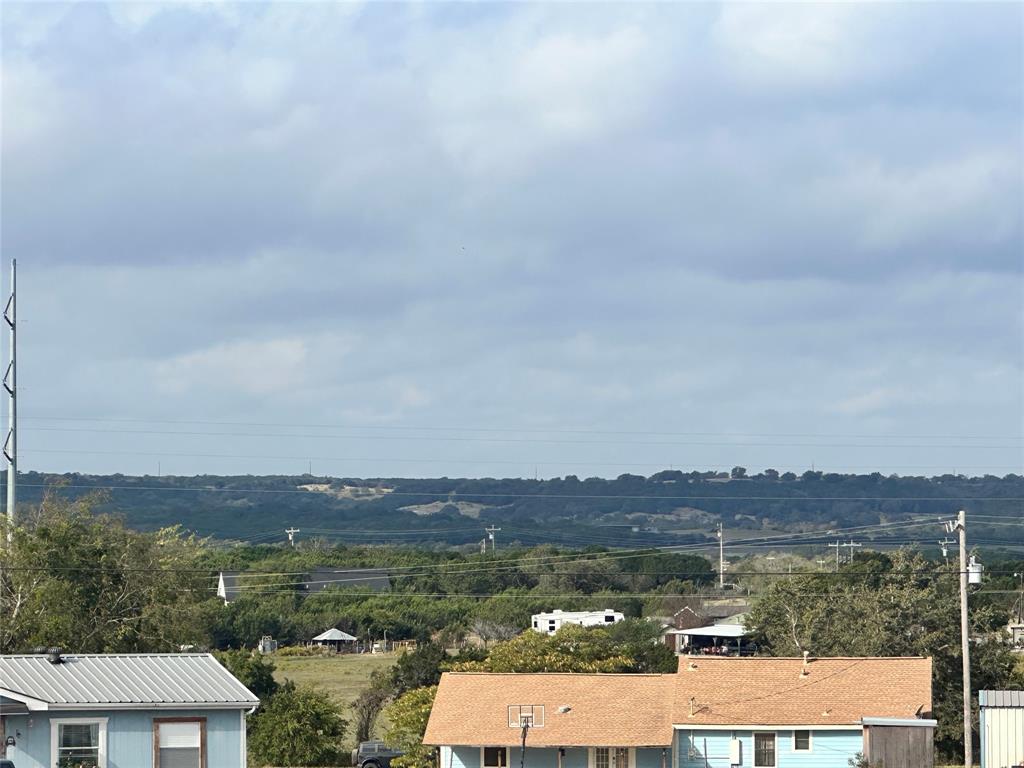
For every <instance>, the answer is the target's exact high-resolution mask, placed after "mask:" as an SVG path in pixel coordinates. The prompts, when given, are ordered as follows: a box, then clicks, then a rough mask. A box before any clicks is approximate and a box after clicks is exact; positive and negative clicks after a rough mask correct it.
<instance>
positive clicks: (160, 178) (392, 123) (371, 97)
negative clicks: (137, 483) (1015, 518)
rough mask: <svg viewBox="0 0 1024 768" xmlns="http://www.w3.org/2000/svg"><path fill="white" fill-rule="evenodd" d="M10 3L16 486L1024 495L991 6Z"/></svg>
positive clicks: (1007, 198)
mask: <svg viewBox="0 0 1024 768" xmlns="http://www.w3.org/2000/svg"><path fill="white" fill-rule="evenodd" d="M0 13H2V25H0V26H2V33H0V34H2V40H0V42H2V56H0V86H2V99H0V106H2V112H0V131H2V166H0V257H2V259H3V261H4V264H5V267H4V270H5V271H4V274H3V276H2V277H3V286H4V288H3V289H4V290H5V291H6V290H7V287H8V282H7V274H6V264H7V263H8V262H9V260H10V259H11V258H16V259H17V260H18V289H19V291H18V320H19V337H18V350H19V368H18V384H19V458H20V465H21V469H22V470H29V469H36V470H40V471H47V472H60V471H79V472H124V473H127V474H157V473H158V472H159V473H162V474H200V473H209V474H247V473H252V474H270V473H289V474H290V473H301V472H306V471H312V473H313V474H316V475H334V476H349V477H387V476H441V475H447V476H450V477H454V476H467V477H477V476H481V477H482V476H491V477H518V476H524V477H534V476H539V477H554V476H563V475H566V474H577V475H579V476H580V477H584V476H591V475H597V476H606V477H608V476H611V477H614V476H616V475H618V474H620V473H623V472H631V473H635V474H650V473H652V472H654V471H657V470H658V469H664V468H669V467H671V468H677V469H694V468H696V469H716V468H724V469H728V468H729V467H732V466H734V465H740V466H744V467H748V468H750V469H751V470H758V469H762V468H765V467H775V468H778V469H780V470H787V469H793V470H796V471H802V470H803V469H806V468H809V467H811V466H812V465H813V466H814V467H815V468H817V469H824V470H831V471H865V472H867V471H874V470H878V471H882V472H886V473H889V472H899V473H901V474H925V475H933V474H942V473H946V472H961V473H966V474H981V473H986V472H991V473H993V474H997V475H1004V474H1007V473H1009V472H1014V471H1016V472H1021V471H1022V465H1024V450H1022V441H1021V435H1022V433H1024V384H1022V382H1024V330H1022V329H1024V255H1022V254H1024V129H1022V126H1024V104H1022V98H1024V97H1022V94H1024V75H1022V73H1024V66H1022V63H1024V55H1022V50H1024V31H1022V30H1024V16H1022V14H1024V6H1021V5H1020V4H1016V3H998V4H984V3H963V4H958V3H952V2H945V3H908V4H899V3H863V4H861V3H853V2H848V3H817V4H801V5H791V4H782V3H760V4H750V5H748V4H740V3H728V4H713V3H658V4H643V3H631V4H609V3H602V4H595V5H588V4H583V3H571V4H543V5H534V4H528V3H484V4H468V3H452V4H445V3H438V2H425V3H424V2H420V3H412V4H400V3H368V4H356V3H351V4H348V3H346V4H330V3H281V4H267V5H263V4H256V3H242V4H232V3H220V2H217V3H188V4H151V3H116V4H113V5H104V4H93V3H75V4H71V5H64V4H56V3H29V4H19V3H13V2H5V3H3V4H2V5H0Z"/></svg>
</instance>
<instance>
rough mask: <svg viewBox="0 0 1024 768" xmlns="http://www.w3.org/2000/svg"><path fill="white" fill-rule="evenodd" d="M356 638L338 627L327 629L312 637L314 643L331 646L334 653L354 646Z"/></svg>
mask: <svg viewBox="0 0 1024 768" xmlns="http://www.w3.org/2000/svg"><path fill="white" fill-rule="evenodd" d="M355 643H356V638H354V637H352V635H350V634H349V633H348V632H342V631H341V630H340V629H328V630H327V631H326V632H321V633H320V634H319V635H317V636H316V637H314V638H313V644H314V645H321V646H325V647H328V648H333V649H334V651H335V653H347V652H349V651H351V650H353V649H354V648H355Z"/></svg>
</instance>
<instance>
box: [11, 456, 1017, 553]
mask: <svg viewBox="0 0 1024 768" xmlns="http://www.w3.org/2000/svg"><path fill="white" fill-rule="evenodd" d="M46 487H50V488H57V489H59V491H58V492H60V493H62V494H66V495H69V496H78V495H81V494H85V493H90V492H103V493H106V494H107V500H106V502H105V504H104V509H105V510H106V511H109V512H114V513H116V514H119V515H121V516H123V517H124V519H125V520H126V521H127V523H128V524H129V525H131V526H133V527H137V528H140V529H152V528H157V527H161V526H167V525H175V524H181V525H183V526H185V527H186V528H188V529H191V530H195V531H196V532H198V533H199V534H201V535H204V536H213V537H216V538H221V539H240V540H246V541H254V542H260V541H266V542H275V541H280V540H282V539H283V538H284V534H283V529H284V528H285V527H288V526H294V527H296V528H300V529H302V536H303V537H304V538H309V537H318V536H321V537H323V538H326V539H331V540H335V541H338V540H341V541H350V542H391V543H399V542H408V543H417V544H423V543H435V544H438V545H459V544H472V543H476V542H479V541H480V540H481V539H482V538H483V537H484V536H485V534H484V531H483V529H484V528H485V527H488V526H496V527H500V528H501V531H500V532H499V533H497V536H498V538H499V541H500V542H502V543H510V542H521V543H524V544H535V543H540V542H543V541H549V542H557V543H561V544H564V545H569V546H587V545H597V546H618V545H621V546H633V545H639V544H645V545H646V544H659V545H665V544H679V543H687V542H698V541H706V540H707V539H708V534H709V533H710V532H711V531H712V529H713V528H714V526H715V525H716V524H717V523H718V522H719V521H721V522H722V523H723V524H724V525H725V527H726V528H727V529H728V530H729V531H730V532H731V533H730V538H731V539H732V540H733V541H735V540H737V539H741V538H756V537H758V536H763V535H769V534H774V533H778V532H794V531H820V532H821V537H820V538H819V539H818V540H819V541H824V540H825V539H826V538H827V533H826V532H827V531H828V530H829V529H838V528H844V529H845V528H851V527H855V526H872V525H875V524H878V523H880V522H887V523H888V522H892V521H902V520H905V519H906V518H910V517H919V516H934V517H935V518H936V523H938V519H939V518H940V517H941V518H945V517H949V516H951V515H953V514H954V513H955V512H956V511H957V510H958V509H961V508H963V509H966V510H968V512H969V513H972V514H976V515H978V516H979V517H978V518H977V519H976V520H974V521H973V522H972V524H971V534H972V536H971V538H972V541H973V542H974V543H977V544H985V545H988V546H998V545H1000V544H1008V545H1009V544H1013V545H1024V525H1017V524H1007V523H1008V522H1009V523H1014V522H1020V520H1021V519H1022V517H1024V514H1022V510H1024V477H1021V476H1019V475H1007V476H1006V477H1002V478H999V477H995V476H992V475H986V476H984V477H965V476H962V475H942V476H939V477H897V476H889V477H886V476H883V475H881V474H879V473H874V474H869V475H839V474H829V473H824V474H823V473H821V472H805V473H804V474H803V475H800V476H797V475H794V474H792V473H785V474H781V475H780V474H779V473H776V472H774V471H772V470H767V471H766V472H764V473H762V474H758V475H755V476H750V477H748V476H746V473H745V471H742V470H741V469H740V468H737V470H734V471H733V473H732V474H731V475H730V474H723V473H716V472H689V473H684V472H680V471H665V472H659V473H657V474H655V475H652V476H651V477H646V478H645V477H641V476H639V475H621V476H619V477H618V478H615V479H613V480H607V479H602V478H588V479H585V480H580V479H579V478H577V477H575V476H572V475H570V476H567V477H564V478H556V479H553V480H521V479H504V480H502V479H494V478H480V479H464V478H463V479H460V478H434V479H409V478H368V479H366V478H364V479H360V478H323V477H316V478H314V477H311V476H309V475H304V476H253V475H245V476H217V475H200V476H196V477H150V476H146V477H131V476H126V475H109V476H98V475H79V474H67V475H58V476H53V475H42V474H38V473H34V472H30V473H25V474H24V475H23V476H21V480H20V486H19V489H20V493H19V500H20V501H21V502H22V503H24V504H31V503H35V502H38V500H39V499H40V498H41V495H42V493H43V492H44V488H46ZM990 516H992V517H995V516H999V517H1005V518H1006V520H1003V521H1001V520H999V519H989V518H990ZM865 535H868V534H867V533H865ZM871 535H875V536H877V535H878V534H875V533H872V534H871ZM884 538H885V539H886V540H889V541H892V542H893V543H898V542H902V541H911V540H921V541H925V542H927V543H929V544H935V542H936V541H937V540H938V539H941V538H942V535H941V531H940V530H939V527H938V525H937V524H936V526H935V528H934V529H933V528H932V527H931V526H924V527H918V528H899V529H896V530H894V531H892V532H891V533H887V534H886V535H885V537H884Z"/></svg>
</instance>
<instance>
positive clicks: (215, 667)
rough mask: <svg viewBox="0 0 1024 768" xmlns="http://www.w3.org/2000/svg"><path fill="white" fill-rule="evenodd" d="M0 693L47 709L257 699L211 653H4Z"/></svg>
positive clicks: (245, 703) (219, 704) (239, 704)
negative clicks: (57, 657)
mask: <svg viewBox="0 0 1024 768" xmlns="http://www.w3.org/2000/svg"><path fill="white" fill-rule="evenodd" d="M0 694H3V695H4V696H6V697H8V698H11V699H14V700H17V701H23V702H24V703H25V704H26V705H27V706H28V708H29V709H30V710H46V709H90V708H97V707H103V708H105V709H176V708H177V709H183V708H190V707H202V708H223V709H243V708H244V709H249V708H251V707H254V706H256V705H258V704H259V699H258V698H257V697H256V696H255V695H253V694H252V693H251V692H250V691H249V690H248V689H247V688H246V687H245V686H244V685H242V684H241V683H240V682H239V681H238V679H237V678H235V676H234V675H232V674H231V673H230V672H228V671H227V670H226V669H225V668H224V667H223V666H221V664H220V662H218V661H217V660H216V659H215V658H214V657H213V656H211V655H210V654H208V653H168V654H88V655H80V656H77V655H69V656H63V657H62V658H61V663H59V664H54V663H51V662H50V660H49V659H48V657H47V656H39V655H31V656H30V655H25V656H0Z"/></svg>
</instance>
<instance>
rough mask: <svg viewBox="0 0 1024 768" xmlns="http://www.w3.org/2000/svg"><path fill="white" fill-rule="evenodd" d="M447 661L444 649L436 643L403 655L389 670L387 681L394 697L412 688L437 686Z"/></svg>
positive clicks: (427, 644) (421, 646) (424, 645)
mask: <svg viewBox="0 0 1024 768" xmlns="http://www.w3.org/2000/svg"><path fill="white" fill-rule="evenodd" d="M447 661H448V654H447V653H446V652H445V650H444V648H442V647H441V646H440V645H437V644H436V643H424V644H423V645H420V646H418V647H417V648H416V650H415V651H412V652H409V653H403V654H402V655H401V656H399V657H398V661H397V662H396V663H395V666H394V667H392V668H391V679H390V680H389V683H390V686H391V690H392V692H393V695H394V696H401V695H402V694H403V693H405V692H406V691H410V690H412V689H413V688H426V687H428V686H431V685H437V683H438V681H440V679H441V667H442V665H443V664H444V663H445V662H447Z"/></svg>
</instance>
